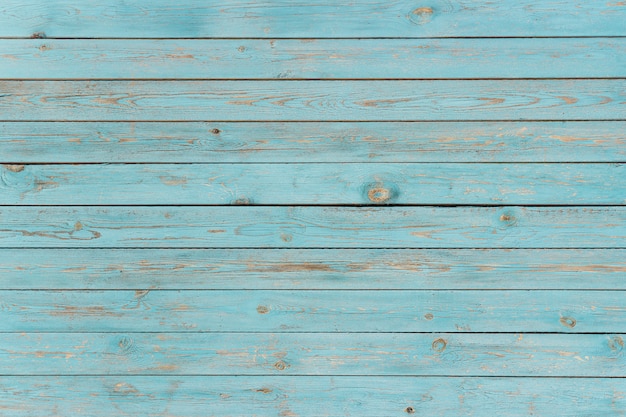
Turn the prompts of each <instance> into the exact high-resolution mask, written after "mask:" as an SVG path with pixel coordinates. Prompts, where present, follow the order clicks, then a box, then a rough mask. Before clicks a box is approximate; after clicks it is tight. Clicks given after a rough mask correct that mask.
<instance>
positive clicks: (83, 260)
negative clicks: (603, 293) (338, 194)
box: [0, 249, 626, 290]
mask: <svg viewBox="0 0 626 417" xmlns="http://www.w3.org/2000/svg"><path fill="white" fill-rule="evenodd" d="M2 254H3V260H2V263H0V276H2V282H1V284H0V289H3V290H19V289H112V290H114V289H135V288H154V289H172V290H178V289H222V290H241V289H266V290H272V289H335V290H338V289H350V290H355V289H361V290H381V289H399V290H409V289H416V290H428V289H440V290H446V289H447V290H450V289H529V290H532V289H552V290H571V289H578V290H583V289H588V290H592V289H593V290H602V289H604V290H626V250H623V249H593V250H590V249H584V250H578V249H530V250H529V249H516V250H498V249H430V250H428V249H422V250H408V249H400V250H397V249H396V250H394V249H266V250H263V251H262V252H260V251H259V250H256V249H210V250H200V249H191V250H189V249H176V250H168V249H134V250H117V249H33V250H23V249H3V251H2Z"/></svg>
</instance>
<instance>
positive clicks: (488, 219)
mask: <svg viewBox="0 0 626 417" xmlns="http://www.w3.org/2000/svg"><path fill="white" fill-rule="evenodd" d="M625 220H626V208H624V207H574V208H568V207H566V208H563V207H369V208H362V207H251V206H232V207H224V206H222V207H110V208H95V207H74V208H69V207H2V208H0V224H1V225H2V226H0V227H1V228H0V247H3V248H10V247H21V248H29V247H30V248H32V247H85V248H87V247H92V248H106V247H113V248H114V247H126V248H150V247H152V248H159V247H165V248H169V247H182V248H186V247H187V248H211V247H229V248H271V247H284V248H329V247H336V248H392V247H399V248H626V221H625Z"/></svg>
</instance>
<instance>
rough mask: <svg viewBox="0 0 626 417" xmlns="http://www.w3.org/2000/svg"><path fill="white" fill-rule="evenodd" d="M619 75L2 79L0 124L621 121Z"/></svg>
mask: <svg viewBox="0 0 626 417" xmlns="http://www.w3.org/2000/svg"><path fill="white" fill-rule="evenodd" d="M625 103H626V80H624V79H591V80H588V79H586V80H400V81H398V80H378V81H376V82H372V81H363V80H349V81H345V80H334V81H327V80H324V81H317V80H316V81H310V80H309V81H297V80H293V81H291V80H283V81H276V80H266V81H0V120H2V121H20V120H21V121H54V120H57V121H58V120H65V121H83V120H85V121H87V120H90V121H118V120H119V121H159V120H175V121H176V120H179V121H206V120H221V121H294V120H295V121H298V120H309V121H318V120H319V121H383V120H384V121H420V120H422V121H425V120H433V121H436V120H451V121H459V120H622V121H623V120H625V119H626V104H625Z"/></svg>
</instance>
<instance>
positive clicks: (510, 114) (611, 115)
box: [0, 8, 626, 121]
mask: <svg viewBox="0 0 626 417" xmlns="http://www.w3.org/2000/svg"><path fill="white" fill-rule="evenodd" d="M625 10H626V8H625ZM624 103H626V80H623V79H596V80H436V81H428V80H417V81H415V80H412V81H407V80H404V81H396V80H379V81H376V82H371V81H340V80H335V81H276V80H269V81H0V115H1V116H0V118H1V119H0V120H2V121H11V120H14V121H18V120H21V121H46V120H48V121H55V120H56V121H63V120H65V121H72V120H73V121H81V120H91V121H117V120H120V121H146V120H148V121H149V120H152V121H167V120H180V121H206V120H213V121H220V120H221V121H237V120H239V121H289V120H309V121H316V120H320V121H381V120H383V121H420V120H422V121H425V120H451V121H458V120H625V119H626V104H624Z"/></svg>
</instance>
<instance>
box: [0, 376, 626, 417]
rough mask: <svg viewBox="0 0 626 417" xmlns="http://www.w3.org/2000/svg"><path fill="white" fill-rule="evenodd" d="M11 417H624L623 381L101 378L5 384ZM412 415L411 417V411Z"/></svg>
mask: <svg viewBox="0 0 626 417" xmlns="http://www.w3.org/2000/svg"><path fill="white" fill-rule="evenodd" d="M0 385H1V386H2V387H3V388H4V390H3V391H0V400H1V401H2V403H3V410H4V411H5V412H7V413H10V415H11V416H16V417H31V416H37V417H40V416H50V417H53V416H58V415H78V414H85V415H90V416H94V417H100V416H102V417H104V416H107V417H108V416H110V414H109V412H115V414H116V415H119V416H136V415H138V414H141V415H142V416H149V417H157V416H160V417H162V416H167V415H176V416H189V417H206V415H207V410H208V409H210V410H211V412H212V413H213V415H215V416H242V417H249V416H251V415H253V416H276V417H284V416H288V415H290V414H291V415H298V416H311V417H326V416H340V415H348V416H352V415H358V416H363V417H380V416H398V417H400V416H406V415H407V413H411V414H413V413H415V414H416V415H432V416H460V415H476V416H481V415H484V416H487V415H490V416H494V415H501V413H502V411H503V410H506V415H507V416H510V417H526V416H528V415H529V414H533V415H536V416H550V415H553V413H554V410H558V414H559V416H563V417H595V416H597V415H620V414H621V413H622V411H623V410H624V409H625V408H626V399H625V398H626V397H625V395H624V392H626V380H625V379H617V378H611V379H609V378H499V377H477V378H472V377H463V378H445V377H443V378H442V377H431V378H420V377H413V378H412V377H401V378H394V377H362V376H359V377H349V376H339V377H337V376H334V377H319V376H318V377H291V376H246V377H234V376H227V377H224V376H221V377H218V376H214V377H201V376H185V377H175V376H159V377H158V378H154V377H145V376H99V377H11V378H8V377H0ZM407 410H409V411H408V412H407Z"/></svg>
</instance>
